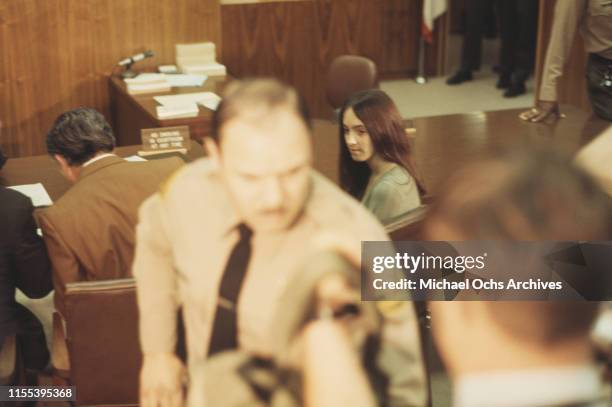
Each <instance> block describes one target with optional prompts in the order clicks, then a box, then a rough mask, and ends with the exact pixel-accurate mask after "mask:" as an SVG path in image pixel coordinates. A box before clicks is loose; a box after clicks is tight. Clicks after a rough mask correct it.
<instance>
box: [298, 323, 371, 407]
mask: <svg viewBox="0 0 612 407" xmlns="http://www.w3.org/2000/svg"><path fill="white" fill-rule="evenodd" d="M303 367H304V404H305V406H312V407H315V406H316V407H336V406H353V407H374V406H375V405H376V401H375V399H374V395H373V393H372V390H371V388H370V384H369V382H368V379H367V376H366V374H365V371H364V370H363V367H362V366H361V361H360V359H359V355H358V354H357V352H355V348H354V346H353V344H352V343H351V341H350V339H349V337H348V335H347V333H346V332H345V331H344V328H343V327H342V326H341V323H339V322H335V321H333V320H318V321H315V322H312V323H310V324H309V325H308V326H307V327H306V329H305V332H304V364H303Z"/></svg>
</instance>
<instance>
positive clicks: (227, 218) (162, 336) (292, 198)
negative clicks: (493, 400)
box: [134, 80, 424, 407]
mask: <svg viewBox="0 0 612 407" xmlns="http://www.w3.org/2000/svg"><path fill="white" fill-rule="evenodd" d="M212 127H213V128H212V138H210V139H207V140H206V147H207V150H208V152H209V155H210V157H209V158H205V159H202V160H199V161H197V162H195V163H193V164H190V165H189V166H187V167H185V168H184V169H183V170H182V171H180V172H179V173H177V174H176V176H175V177H173V178H172V179H171V181H170V182H168V183H167V185H165V186H164V187H163V188H162V189H161V190H160V192H159V193H158V194H156V195H154V196H153V197H151V198H150V199H148V200H147V201H146V202H145V203H144V204H143V205H142V207H141V209H140V217H139V221H140V223H139V225H138V235H137V242H138V244H137V250H136V258H135V261H134V275H135V277H136V280H137V291H138V304H139V309H140V339H141V346H142V350H143V353H144V364H143V368H142V373H141V405H143V406H145V407H147V406H158V405H163V406H177V405H180V403H181V401H182V398H183V394H182V384H183V381H182V380H183V378H184V376H183V365H182V363H181V362H180V361H179V359H178V358H177V357H176V355H175V343H176V329H175V328H176V315H177V309H178V307H179V306H182V307H183V314H184V316H185V326H186V331H187V348H188V355H189V365H190V367H191V366H195V365H196V364H201V363H205V360H206V359H208V358H210V357H213V356H216V355H219V354H221V353H222V352H231V351H236V350H242V351H245V352H249V353H250V354H253V355H257V356H259V357H262V358H269V357H271V356H272V355H274V352H275V349H274V345H273V343H274V341H273V339H274V335H275V327H274V325H273V315H274V314H275V312H276V311H277V309H278V307H281V306H285V307H291V306H292V304H283V303H281V300H280V299H281V298H282V296H283V294H284V293H285V292H286V290H287V284H288V282H289V281H291V280H292V278H293V277H294V276H295V273H296V272H299V267H298V266H300V265H301V264H303V263H304V261H305V259H306V256H307V255H308V254H309V253H310V252H311V248H312V246H313V241H314V240H315V237H316V236H318V235H320V234H322V233H325V232H327V231H332V232H333V231H337V230H341V231H343V232H345V233H346V234H348V235H350V236H351V238H352V240H353V241H354V242H355V245H354V250H353V255H354V256H355V257H359V252H360V245H359V242H361V241H364V240H387V239H388V238H387V235H386V233H385V232H384V229H383V228H382V226H381V225H380V224H379V223H378V222H377V221H376V220H375V219H374V217H373V216H372V215H371V214H370V213H368V212H367V210H366V209H365V208H363V207H362V206H361V205H359V203H358V202H356V201H355V200H353V199H352V198H350V197H349V196H348V195H346V194H345V193H344V192H342V191H341V190H340V189H339V188H338V187H337V186H335V185H333V184H332V183H331V182H330V181H328V180H326V179H324V178H323V177H322V176H321V175H319V174H318V173H316V172H314V171H313V170H312V141H311V135H310V123H309V120H308V117H307V114H306V112H305V109H304V107H303V105H302V103H301V101H300V98H299V97H298V95H297V94H296V92H295V91H294V90H293V89H291V88H288V87H286V86H284V85H282V84H280V83H278V82H276V81H274V80H254V81H246V82H236V83H235V84H233V85H231V86H230V87H229V88H228V89H227V92H226V93H225V95H224V99H223V101H222V102H221V104H220V105H219V107H218V109H217V111H216V112H215V113H214V116H213V126H212ZM410 311H411V310H409V312H406V313H404V314H402V315H401V316H398V317H397V318H395V319H393V318H389V319H388V320H387V321H386V322H387V323H388V325H391V326H395V327H397V329H398V330H401V331H403V332H408V333H409V334H414V335H416V318H415V315H414V313H413V312H410ZM386 340H389V341H390V343H391V344H392V345H391V346H395V347H397V348H399V349H401V355H402V357H403V360H405V361H406V362H405V363H404V364H403V366H404V371H403V377H406V376H407V377H409V378H411V379H412V380H408V381H399V380H395V381H394V379H396V378H393V377H392V378H391V384H390V389H389V392H390V393H391V394H393V395H394V396H395V397H397V398H399V399H400V400H401V399H404V398H414V397H416V398H417V399H420V400H422V399H424V388H423V385H422V384H423V373H422V372H423V371H422V360H421V355H420V349H419V348H418V347H413V346H411V345H410V344H409V343H401V342H399V341H393V340H392V339H391V338H386ZM398 363H400V365H401V364H402V362H401V361H399V362H398ZM219 391H222V390H221V389H219ZM221 398H222V399H223V397H222V396H221Z"/></svg>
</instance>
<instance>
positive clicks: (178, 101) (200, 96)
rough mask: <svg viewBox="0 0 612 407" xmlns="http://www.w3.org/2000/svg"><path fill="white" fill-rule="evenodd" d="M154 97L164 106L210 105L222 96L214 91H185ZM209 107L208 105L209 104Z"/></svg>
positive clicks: (217, 101)
mask: <svg viewBox="0 0 612 407" xmlns="http://www.w3.org/2000/svg"><path fill="white" fill-rule="evenodd" d="M153 99H155V101H156V102H157V103H159V104H160V105H162V106H186V105H189V104H192V103H199V104H201V105H203V106H206V105H204V103H208V104H210V105H212V104H214V102H216V103H217V104H218V103H219V101H221V97H220V96H219V95H217V94H215V93H213V92H196V93H183V94H180V95H168V96H154V97H153ZM207 107H208V106H207Z"/></svg>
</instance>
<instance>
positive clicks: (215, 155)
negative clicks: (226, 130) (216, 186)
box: [203, 137, 221, 165]
mask: <svg viewBox="0 0 612 407" xmlns="http://www.w3.org/2000/svg"><path fill="white" fill-rule="evenodd" d="M203 140H204V150H206V156H207V157H208V158H209V159H210V160H211V161H212V162H213V163H215V165H219V162H220V159H221V152H220V151H219V145H218V144H217V142H216V141H215V140H213V139H212V137H204V139H203Z"/></svg>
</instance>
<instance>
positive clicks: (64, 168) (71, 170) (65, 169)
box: [53, 154, 79, 183]
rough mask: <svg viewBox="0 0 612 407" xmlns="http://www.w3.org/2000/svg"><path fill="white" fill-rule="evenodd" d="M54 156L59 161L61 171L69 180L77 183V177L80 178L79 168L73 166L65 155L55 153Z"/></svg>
mask: <svg viewBox="0 0 612 407" xmlns="http://www.w3.org/2000/svg"><path fill="white" fill-rule="evenodd" d="M53 158H55V160H56V161H57V162H58V163H59V166H60V171H61V173H62V174H63V175H64V177H65V178H66V179H67V180H68V181H70V182H72V183H75V182H76V181H77V179H78V178H79V176H78V175H79V172H78V169H76V168H75V167H73V166H71V165H70V163H69V162H68V160H66V159H65V158H64V157H62V156H61V155H59V154H53Z"/></svg>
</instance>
